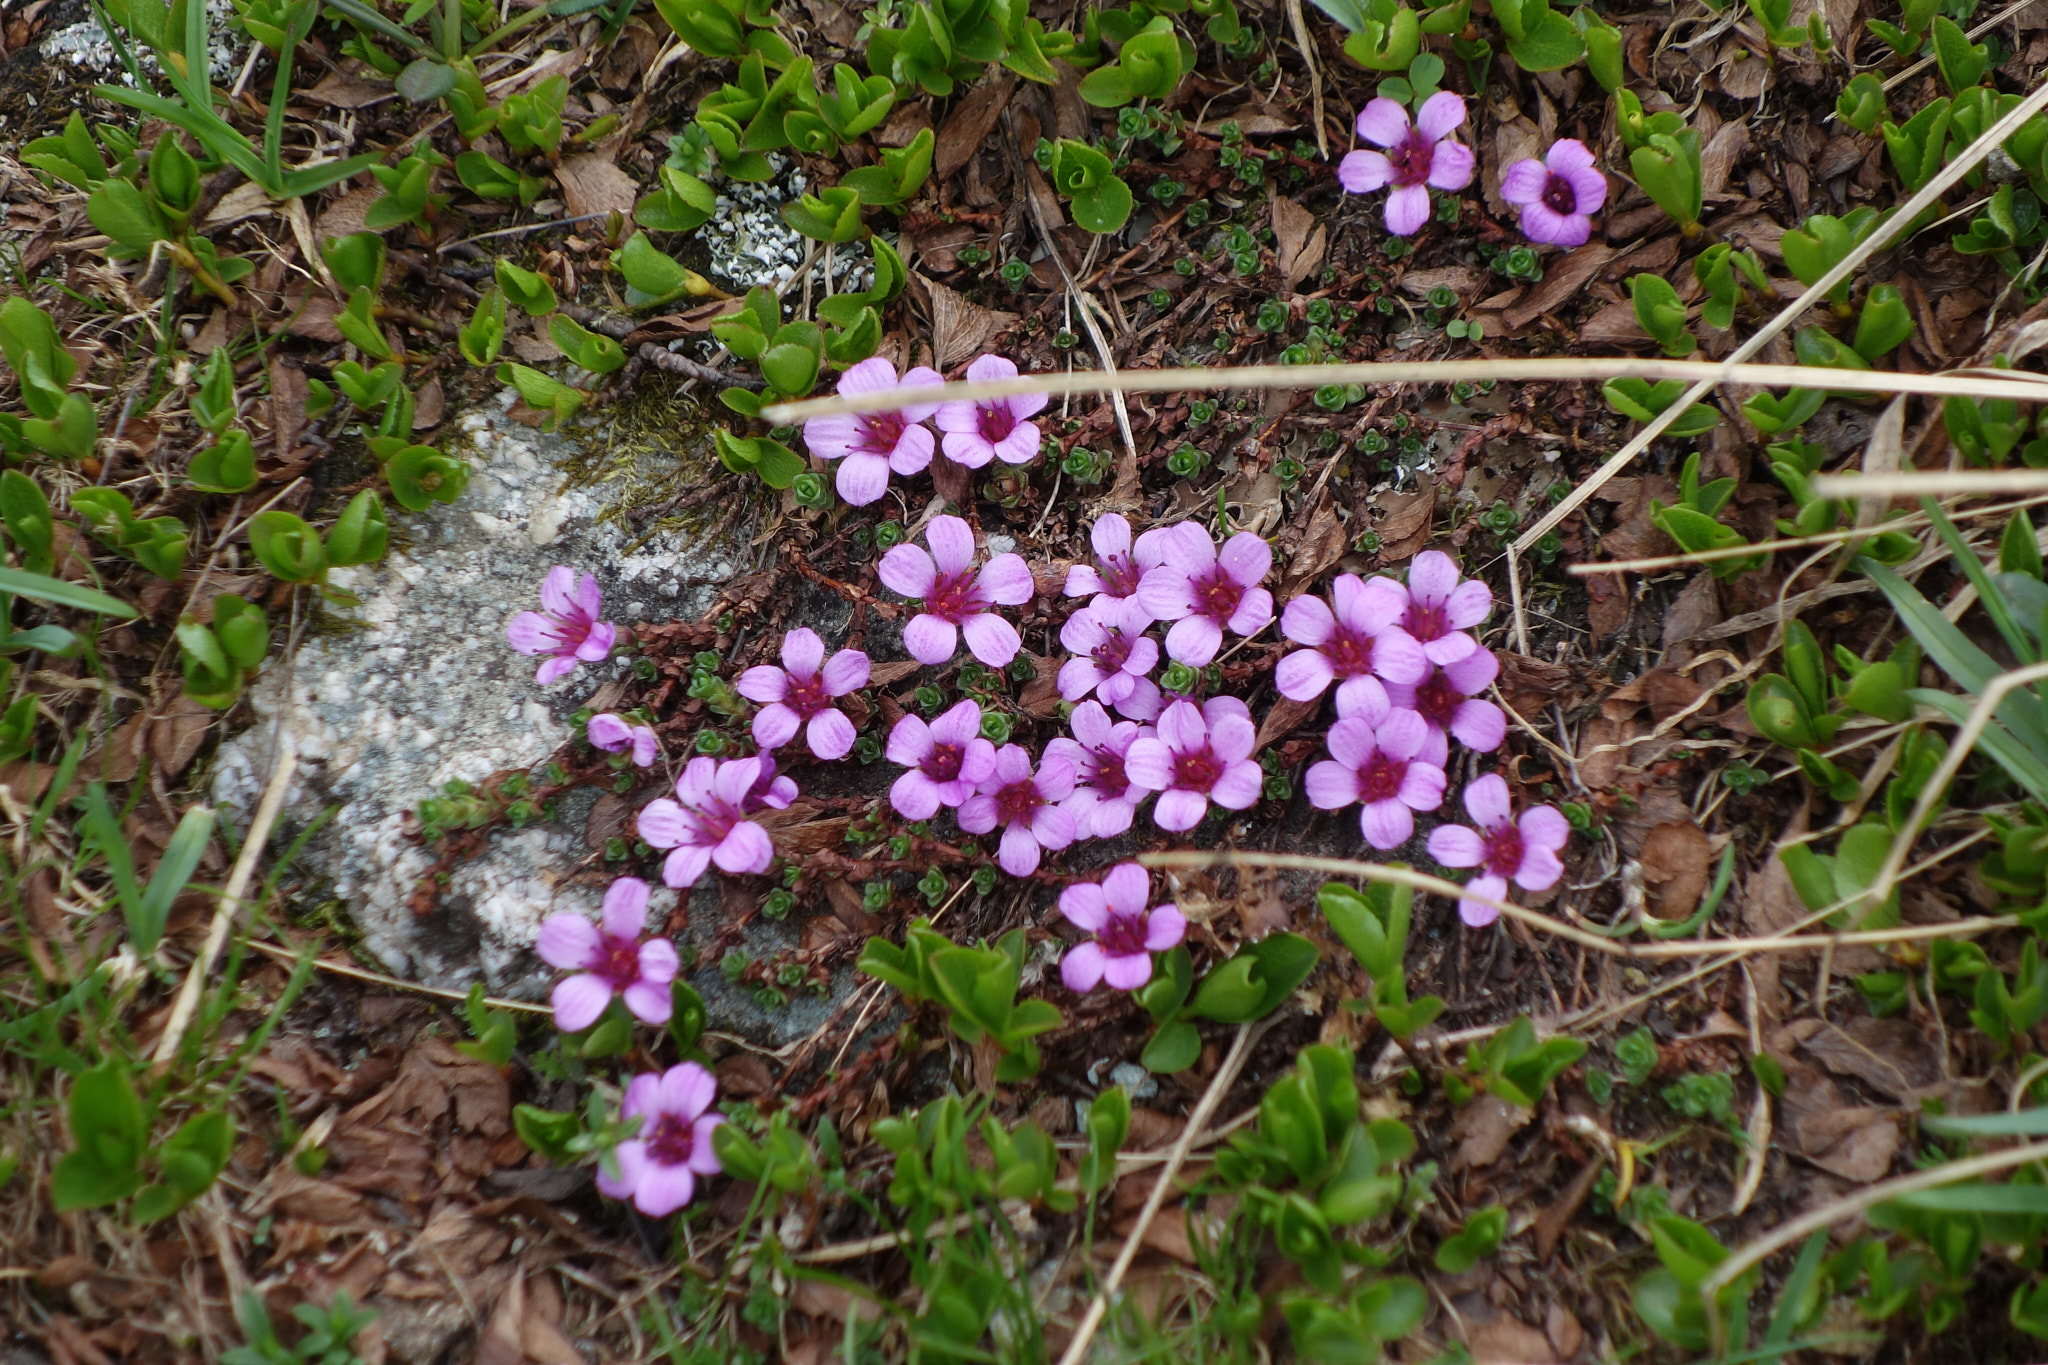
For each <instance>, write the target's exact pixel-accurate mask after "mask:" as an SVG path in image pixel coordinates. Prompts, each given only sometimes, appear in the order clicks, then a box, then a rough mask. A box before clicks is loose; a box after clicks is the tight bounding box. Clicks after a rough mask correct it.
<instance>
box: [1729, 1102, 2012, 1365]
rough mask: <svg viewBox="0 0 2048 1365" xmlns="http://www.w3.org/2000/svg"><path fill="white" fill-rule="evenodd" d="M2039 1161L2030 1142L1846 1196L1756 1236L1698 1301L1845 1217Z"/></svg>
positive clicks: (1916, 1173)
mask: <svg viewBox="0 0 2048 1365" xmlns="http://www.w3.org/2000/svg"><path fill="white" fill-rule="evenodd" d="M2043 1159H2048V1142H2030V1143H2028V1144H2027V1145H2026V1146H2024V1147H2011V1148H2008V1149H2007V1150H2005V1151H2003V1152H1992V1153H1991V1154H1989V1155H1987V1156H1978V1157H1971V1158H1970V1159H1969V1160H1968V1161H1951V1162H1949V1163H1948V1164H1946V1165H1942V1166H1936V1167H1934V1168H1933V1169H1931V1170H1926V1171H1916V1172H1914V1173H1913V1174H1912V1175H1902V1176H1900V1177H1899V1178H1898V1179H1896V1180H1887V1181H1885V1182H1884V1183H1883V1184H1881V1185H1872V1186H1870V1187H1869V1188H1868V1189H1863V1190H1859V1191H1857V1192H1856V1193H1855V1194H1851V1195H1846V1196H1844V1197H1843V1198H1841V1199H1837V1200H1836V1201H1835V1202H1834V1203H1832V1204H1828V1205H1825V1206H1824V1207H1822V1208H1818V1209H1815V1210H1814V1211H1813V1212H1812V1213H1809V1214H1806V1215H1805V1216H1804V1217H1800V1218H1795V1219H1793V1220H1792V1221H1791V1222H1789V1223H1786V1224H1784V1225H1783V1226H1781V1227H1779V1228H1778V1229H1777V1230H1776V1231H1774V1232H1771V1233H1768V1234H1766V1235H1765V1236H1763V1237H1759V1238H1758V1239H1757V1240H1756V1241H1754V1242H1751V1243H1750V1244H1749V1245H1748V1246H1745V1247H1744V1248H1742V1250H1740V1251H1738V1252H1736V1253H1735V1254H1734V1255H1732V1256H1730V1257H1729V1258H1728V1259H1727V1260H1725V1261H1723V1262H1721V1264H1720V1265H1718V1266H1716V1267H1714V1273H1713V1274H1711V1275H1709V1276H1707V1278H1706V1279H1704V1280H1702V1281H1700V1297H1701V1298H1702V1299H1704V1300H1705V1301H1706V1302H1708V1303H1712V1302H1713V1301H1714V1299H1715V1297H1716V1296H1717V1295H1718V1294H1720V1292H1721V1291H1722V1290H1723V1289H1726V1288H1727V1287H1728V1286H1729V1285H1731V1284H1733V1283H1735V1281H1736V1280H1737V1279H1738V1278H1739V1277H1740V1276H1742V1275H1743V1274H1744V1273H1745V1272H1746V1271H1748V1270H1749V1268H1750V1267H1751V1266H1754V1265H1757V1264H1759V1263H1761V1262H1762V1261H1764V1260H1765V1259H1767V1258H1769V1257H1770V1256H1773V1255H1775V1254H1777V1253H1778V1252H1780V1251H1783V1250H1784V1249H1785V1248H1786V1247H1789V1246H1791V1245H1792V1244H1793V1243H1795V1242H1799V1241H1803V1240H1804V1239H1806V1238H1808V1237H1811V1236H1812V1235H1813V1234H1814V1233H1816V1232H1819V1231H1820V1230H1821V1229H1822V1228H1826V1227H1832V1226H1833V1225H1834V1224H1836V1223H1839V1222H1841V1221H1842V1220H1843V1219H1844V1218H1852V1217H1854V1216H1855V1215H1857V1214H1859V1213H1862V1212H1863V1211H1864V1210H1865V1209H1869V1208H1873V1207H1875V1206H1876V1205H1879V1204H1882V1203H1884V1202H1885V1201H1887V1200H1890V1199H1897V1198H1898V1197H1899V1196H1901V1195H1906V1194H1915V1193H1918V1192H1919V1191H1921V1190H1932V1189H1938V1188H1940V1187H1941V1186H1943V1185H1953V1184H1954V1183H1956V1182H1957V1181H1959V1180H1969V1179H1971V1178H1973V1177H1976V1176H1980V1175H1992V1174H1995V1173H1996V1172H1999V1171H2009V1170H2011V1169H2012V1168H2013V1167H2015V1166H2024V1165H2026V1164H2027V1163H2028V1162H2029V1161H2040V1160H2043ZM1707 1324H1708V1327H1709V1329H1710V1330H1711V1331H1712V1333H1713V1338H1714V1355H1715V1357H1716V1358H1718V1357H1719V1356H1720V1355H1721V1353H1722V1351H1723V1350H1724V1349H1725V1345H1726V1343H1724V1342H1723V1341H1722V1340H1721V1315H1720V1314H1719V1313H1713V1312H1710V1313H1708V1314H1707Z"/></svg>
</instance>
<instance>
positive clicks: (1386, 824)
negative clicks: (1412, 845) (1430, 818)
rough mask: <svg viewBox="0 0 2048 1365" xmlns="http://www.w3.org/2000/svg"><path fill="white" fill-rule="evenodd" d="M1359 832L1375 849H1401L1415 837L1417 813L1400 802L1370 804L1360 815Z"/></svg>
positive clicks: (1374, 802) (1375, 802)
mask: <svg viewBox="0 0 2048 1365" xmlns="http://www.w3.org/2000/svg"><path fill="white" fill-rule="evenodd" d="M1358 831H1359V833H1361V834H1363V835H1364V836H1365V841H1366V842H1367V843H1368V844H1371V845H1372V846H1373V847H1374V848H1377V849H1381V850H1385V849H1390V848H1399V847H1400V846H1401V845H1403V844H1405V843H1407V842H1408V841H1409V840H1410V839H1412V838H1413V837H1415V812H1414V811H1412V810H1409V809H1408V807H1406V806H1404V805H1402V804H1401V803H1400V802H1399V801H1372V802H1368V803H1367V804H1366V805H1365V806H1364V808H1363V809H1361V810H1360V811H1359V813H1358Z"/></svg>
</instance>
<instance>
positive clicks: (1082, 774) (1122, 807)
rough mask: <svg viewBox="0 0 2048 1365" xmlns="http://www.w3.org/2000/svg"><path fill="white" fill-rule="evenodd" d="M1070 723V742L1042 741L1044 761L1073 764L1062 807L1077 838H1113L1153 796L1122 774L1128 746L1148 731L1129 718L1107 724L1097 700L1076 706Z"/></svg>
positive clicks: (1062, 739)
mask: <svg viewBox="0 0 2048 1365" xmlns="http://www.w3.org/2000/svg"><path fill="white" fill-rule="evenodd" d="M1069 723H1070V724H1071V725H1072V726H1073V730H1074V737H1073V738H1072V739H1068V738H1067V737H1066V736H1065V735H1059V736H1056V737H1055V738H1053V739H1049V740H1047V741H1046V742H1045V756H1046V757H1047V758H1058V759H1064V760H1065V761H1066V762H1068V763H1070V764H1072V765H1073V769H1074V794H1073V795H1072V796H1069V797H1068V798H1067V799H1066V800H1065V801H1063V802H1062V803H1061V806H1062V808H1063V809H1065V811H1066V812H1067V814H1069V815H1071V816H1073V817H1074V833H1075V835H1076V837H1078V838H1082V839H1113V838H1115V837H1116V836H1117V835H1119V834H1122V833H1123V832H1124V831H1125V830H1127V829H1129V828H1130V827H1131V817H1132V816H1133V815H1135V814H1137V810H1138V803H1139V802H1140V801H1143V800H1144V799H1145V798H1146V797H1147V796H1150V795H1151V794H1152V793H1151V792H1150V791H1148V790H1147V789H1145V788H1143V787H1139V786H1135V785H1133V784H1132V782H1131V779H1130V778H1129V777H1128V776H1127V775H1126V774H1125V772H1124V759H1125V758H1126V757H1127V756H1128V755H1129V754H1130V752H1131V745H1132V744H1134V743H1135V742H1137V740H1138V739H1140V738H1141V737H1143V736H1146V735H1150V734H1151V733H1152V728H1151V727H1150V726H1142V727H1141V726H1139V725H1138V724H1137V722H1135V721H1128V720H1126V721H1118V722H1116V723H1115V724H1111V723H1110V719H1109V712H1107V711H1105V710H1103V709H1102V703H1100V702H1096V701H1084V702H1082V703H1081V704H1080V705H1079V706H1077V707H1075V708H1074V714H1073V716H1072V717H1071V718H1070V722H1069Z"/></svg>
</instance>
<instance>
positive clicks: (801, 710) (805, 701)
mask: <svg viewBox="0 0 2048 1365" xmlns="http://www.w3.org/2000/svg"><path fill="white" fill-rule="evenodd" d="M782 704H783V705H784V706H787V707H788V708H789V709H790V710H792V711H794V712H796V713H797V714H798V715H799V716H802V717H803V718H804V719H806V720H809V719H810V718H811V717H812V716H815V715H817V714H818V713H819V712H820V711H824V710H829V709H830V708H831V705H832V698H831V696H830V694H828V693H827V692H826V691H825V678H824V675H823V674H815V673H814V674H812V675H811V676H810V677H808V678H799V677H797V676H796V674H794V673H792V674H790V675H789V690H788V691H786V692H784V693H783V694H782Z"/></svg>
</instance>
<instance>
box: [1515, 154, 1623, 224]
mask: <svg viewBox="0 0 2048 1365" xmlns="http://www.w3.org/2000/svg"><path fill="white" fill-rule="evenodd" d="M1500 197H1501V198H1503V199H1505V200H1507V201H1508V202H1509V203H1510V204H1519V205H1521V208H1522V235H1523V236H1525V237H1527V238H1528V239H1529V240H1530V241H1532V242H1541V243H1542V244H1543V245H1545V246H1584V245H1585V244H1586V239H1587V238H1588V237H1591V236H1592V235H1593V215H1594V214H1596V213H1598V212H1599V211H1600V206H1601V205H1602V204H1604V203H1606V202H1607V177H1606V176H1604V175H1602V174H1600V172H1599V170H1598V169H1597V168H1596V167H1595V166H1594V165H1593V154H1592V153H1591V152H1590V151H1588V150H1586V144H1585V143H1583V142H1580V141H1578V140H1576V139H1574V138H1568V137H1561V138H1559V139H1558V140H1557V141H1555V142H1553V143H1551V144H1550V150H1549V151H1548V152H1546V153H1544V155H1543V160H1541V161H1538V160H1536V159H1535V158H1534V157H1530V158H1529V159H1527V160H1524V161H1517V162H1516V163H1515V164H1514V165H1512V166H1510V167H1508V168H1507V171H1506V173H1504V174H1503V175H1502V176H1501V178H1500Z"/></svg>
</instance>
